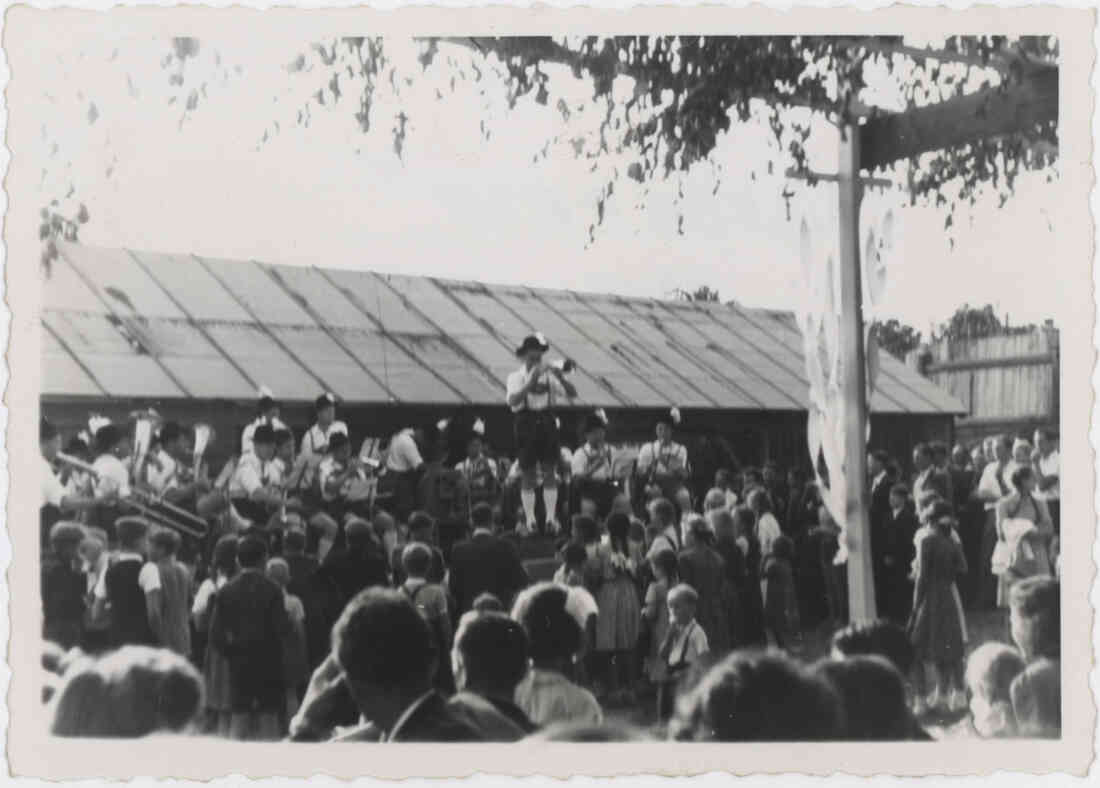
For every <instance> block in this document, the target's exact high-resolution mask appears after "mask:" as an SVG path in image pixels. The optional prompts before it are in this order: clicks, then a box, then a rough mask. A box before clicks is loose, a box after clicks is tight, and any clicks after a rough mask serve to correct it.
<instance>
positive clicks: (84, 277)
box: [58, 246, 191, 397]
mask: <svg viewBox="0 0 1100 788" xmlns="http://www.w3.org/2000/svg"><path fill="white" fill-rule="evenodd" d="M58 251H59V252H60V256H61V258H62V259H63V260H65V262H67V263H68V264H69V266H70V267H71V268H72V269H73V271H75V272H76V275H77V276H78V277H80V279H81V280H82V281H83V282H84V284H85V286H86V287H87V288H88V289H89V290H91V291H92V294H93V295H95V297H96V298H97V299H98V300H99V302H100V303H101V304H103V308H104V309H106V310H107V315H108V316H109V317H111V318H114V320H116V321H118V323H123V324H125V323H124V321H123V318H122V316H121V315H119V314H118V313H117V312H116V311H115V309H114V307H112V306H111V304H110V302H109V301H108V300H107V299H106V298H104V297H103V294H102V293H100V292H99V288H98V287H97V286H96V284H95V282H94V281H92V280H91V278H90V277H89V276H88V275H87V274H86V273H85V272H84V271H83V270H81V268H80V266H78V265H77V264H76V262H75V261H73V259H72V258H71V257H69V255H68V254H67V253H66V251H65V249H64V248H63V247H60V246H59V247H58ZM136 311H137V310H135V312H136ZM115 325H116V328H117V325H118V324H117V323H116V324H115ZM120 333H121V332H120ZM123 336H125V335H123ZM148 356H149V358H150V359H152V361H153V363H154V364H156V365H157V366H158V367H159V368H160V370H161V372H163V373H164V374H165V376H166V377H167V378H168V379H169V380H170V381H172V384H173V385H174V386H175V387H176V388H178V389H179V390H180V391H181V392H183V395H184V396H185V397H190V396H191V392H190V390H188V388H187V387H186V386H184V385H183V383H182V382H181V381H180V380H179V379H178V378H177V377H176V376H175V375H174V374H172V370H170V369H168V367H167V366H165V364H164V362H162V361H161V360H160V358H159V357H157V355H156V354H154V353H149V354H148Z"/></svg>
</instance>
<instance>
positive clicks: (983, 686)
mask: <svg viewBox="0 0 1100 788" xmlns="http://www.w3.org/2000/svg"><path fill="white" fill-rule="evenodd" d="M1025 667H1026V665H1025V664H1024V658H1023V657H1022V656H1020V652H1018V651H1017V650H1016V649H1014V648H1012V647H1011V646H1007V645H1005V644H1004V643H994V642H990V643H983V644H982V645H980V646H978V647H977V648H976V649H974V651H973V652H971V654H970V657H969V658H968V659H967V661H966V687H967V689H968V690H970V694H971V695H972V696H978V697H980V698H982V699H983V700H984V701H985V702H986V703H988V704H993V703H1006V704H1009V705H1011V703H1012V697H1011V695H1010V693H1009V689H1010V687H1011V686H1012V682H1013V681H1015V679H1016V677H1017V676H1019V675H1020V674H1021V673H1023V672H1024V668H1025Z"/></svg>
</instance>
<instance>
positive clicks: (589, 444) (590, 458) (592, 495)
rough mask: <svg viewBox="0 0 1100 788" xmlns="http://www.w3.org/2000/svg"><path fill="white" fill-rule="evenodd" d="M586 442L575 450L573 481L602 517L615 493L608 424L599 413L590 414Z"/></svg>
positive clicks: (581, 497) (585, 428) (580, 497)
mask: <svg viewBox="0 0 1100 788" xmlns="http://www.w3.org/2000/svg"><path fill="white" fill-rule="evenodd" d="M584 436H585V441H584V445H583V446H581V447H580V448H579V449H577V450H576V451H575V452H573V462H572V474H573V484H574V487H575V489H576V491H577V499H578V501H579V500H582V499H585V498H587V499H589V500H591V501H592V502H593V503H594V504H595V505H596V513H597V515H598V516H599V517H601V518H602V517H606V516H607V513H608V511H609V510H610V509H611V499H612V498H614V497H615V493H616V486H615V479H614V475H613V469H614V463H613V457H612V453H611V447H610V446H608V445H607V425H606V424H605V423H604V421H603V419H601V418H600V417H599V415H597V414H595V413H592V414H589V415H588V418H587V419H586V420H585V425H584Z"/></svg>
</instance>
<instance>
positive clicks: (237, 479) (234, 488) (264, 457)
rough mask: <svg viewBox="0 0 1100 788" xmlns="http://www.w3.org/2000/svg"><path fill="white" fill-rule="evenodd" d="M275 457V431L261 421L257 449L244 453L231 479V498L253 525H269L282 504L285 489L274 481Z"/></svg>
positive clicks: (255, 435)
mask: <svg viewBox="0 0 1100 788" xmlns="http://www.w3.org/2000/svg"><path fill="white" fill-rule="evenodd" d="M274 457H275V431H274V430H272V429H271V426H270V425H268V424H261V425H259V426H258V427H257V428H256V431H255V433H254V435H253V450H252V451H251V452H249V453H248V454H244V455H242V456H241V458H240V460H239V461H238V462H237V467H236V469H235V470H234V471H233V478H232V479H230V481H229V499H230V501H231V502H232V503H233V508H234V509H236V510H237V513H238V514H239V515H241V516H242V517H244V518H245V519H247V520H248V521H250V522H251V523H252V524H253V525H259V526H263V525H266V523H267V521H268V519H269V516H270V514H271V513H272V512H273V511H274V510H275V509H276V508H277V507H278V506H279V505H280V504H282V500H283V496H282V491H281V490H280V489H279V488H278V487H277V486H275V485H274V484H272V480H271V475H270V474H271V467H272V466H271V461H272V460H273V459H274Z"/></svg>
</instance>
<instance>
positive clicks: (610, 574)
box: [596, 514, 641, 705]
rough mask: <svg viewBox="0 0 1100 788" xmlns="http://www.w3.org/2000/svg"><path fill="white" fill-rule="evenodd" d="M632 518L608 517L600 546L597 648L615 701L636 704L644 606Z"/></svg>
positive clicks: (612, 700) (597, 594) (612, 698)
mask: <svg viewBox="0 0 1100 788" xmlns="http://www.w3.org/2000/svg"><path fill="white" fill-rule="evenodd" d="M629 533H630V519H629V518H628V517H626V516H625V515H622V514H613V515H611V516H610V517H608V518H607V536H608V540H607V542H606V543H604V544H601V545H600V546H599V548H598V553H597V555H598V557H599V561H600V568H601V582H600V584H599V588H598V589H597V590H596V605H597V606H598V607H599V610H600V613H599V617H598V618H597V619H596V651H597V652H598V653H599V657H600V662H601V665H602V666H603V667H604V669H605V671H606V672H605V679H604V680H605V682H606V683H605V686H606V687H607V691H608V700H609V701H610V702H612V703H623V704H624V705H627V704H633V703H634V702H635V698H634V690H633V685H634V647H635V646H636V645H637V643H638V625H639V623H640V621H641V605H639V604H638V592H637V589H636V588H635V586H634V576H635V573H636V571H637V566H636V565H635V564H634V561H633V560H632V559H631V558H630V545H629Z"/></svg>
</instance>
